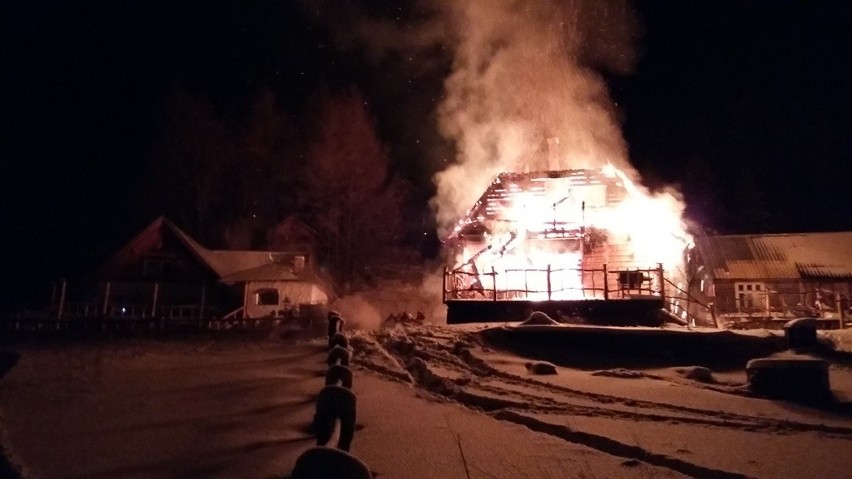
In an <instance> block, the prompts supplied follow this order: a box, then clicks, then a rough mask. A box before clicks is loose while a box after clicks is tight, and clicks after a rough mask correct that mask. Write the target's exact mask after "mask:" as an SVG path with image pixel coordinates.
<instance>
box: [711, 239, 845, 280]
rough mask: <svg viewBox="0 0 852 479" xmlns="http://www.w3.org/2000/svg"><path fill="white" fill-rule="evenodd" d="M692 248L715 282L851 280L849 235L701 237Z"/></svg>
mask: <svg viewBox="0 0 852 479" xmlns="http://www.w3.org/2000/svg"><path fill="white" fill-rule="evenodd" d="M695 244H696V247H697V248H698V251H699V253H700V254H701V257H702V259H703V261H704V264H705V265H706V267H707V268H708V269H709V270H710V271H711V272H712V274H713V275H714V276H715V277H716V278H723V279H799V278H826V279H828V278H852V231H846V232H836V233H796V234H774V235H731V236H703V237H697V238H696V240H695Z"/></svg>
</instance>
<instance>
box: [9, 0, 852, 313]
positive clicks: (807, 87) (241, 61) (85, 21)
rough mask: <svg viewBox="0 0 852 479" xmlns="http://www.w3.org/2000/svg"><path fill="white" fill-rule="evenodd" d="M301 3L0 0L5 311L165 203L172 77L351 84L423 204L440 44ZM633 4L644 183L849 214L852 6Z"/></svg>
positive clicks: (620, 82) (309, 86) (188, 81)
mask: <svg viewBox="0 0 852 479" xmlns="http://www.w3.org/2000/svg"><path fill="white" fill-rule="evenodd" d="M386 3H387V4H390V3H393V4H394V6H388V5H386ZM361 4H362V9H360V14H361V15H371V16H374V17H376V18H380V19H384V20H389V21H396V22H403V23H404V22H406V21H408V20H409V19H411V18H415V17H416V15H417V11H416V9H414V8H413V6H412V5H413V4H412V2H377V1H362V2H361ZM305 5H306V4H305V3H300V2H296V1H280V2H231V1H208V2H191V1H180V2H174V1H172V2H148V1H145V2H142V1H139V2H114V1H89V2H76V1H37V0H5V1H3V2H0V45H2V47H0V175H1V176H2V187H0V199H2V206H0V225H1V226H2V238H3V239H2V246H3V250H2V251H3V256H4V260H3V265H4V268H3V270H4V271H3V275H2V283H0V284H2V287H3V291H4V297H3V298H2V302H1V303H0V309H2V308H6V309H8V308H10V307H12V306H15V305H17V304H18V303H20V299H21V298H23V299H25V300H27V301H37V300H39V299H42V298H46V297H47V296H48V295H49V291H50V290H49V284H50V283H51V282H52V281H54V280H55V279H56V278H59V277H61V276H63V275H67V276H70V277H74V276H75V275H79V274H82V273H83V272H85V271H87V270H91V269H92V268H93V267H94V266H96V265H98V264H99V262H100V261H102V260H103V259H104V257H105V256H106V255H108V254H109V253H111V252H113V251H115V249H117V248H118V247H120V246H121V245H122V244H123V243H124V242H125V241H127V240H128V239H129V238H130V237H131V236H132V235H133V234H135V233H136V232H138V231H139V230H140V229H141V228H142V227H143V226H145V225H146V224H147V223H149V222H150V221H152V220H153V219H154V218H155V217H156V216H157V215H158V214H159V212H157V211H152V209H151V207H150V205H148V204H146V202H145V201H144V200H143V198H144V197H145V195H143V194H142V192H144V191H146V190H150V188H151V187H152V186H151V183H150V182H151V177H152V176H151V174H150V171H149V169H148V168H147V165H148V164H149V162H150V159H151V156H152V155H154V154H156V151H155V148H156V147H155V145H156V143H157V138H158V137H159V136H160V135H162V130H163V123H164V117H165V111H167V109H168V106H169V104H168V102H169V99H170V98H171V94H172V92H173V91H174V89H175V88H176V87H177V86H180V87H182V88H184V89H186V90H189V91H192V92H194V93H197V94H199V95H202V96H204V97H206V98H209V99H210V100H211V101H212V102H213V104H214V105H215V107H216V109H217V111H218V112H219V113H220V114H221V115H223V116H224V117H226V118H230V119H232V120H233V121H239V119H240V118H241V117H244V116H245V115H246V114H247V111H248V108H249V106H250V104H251V99H252V98H253V96H254V95H255V94H256V93H257V91H258V90H259V89H260V88H263V87H267V88H270V89H271V90H272V91H273V92H274V93H275V94H276V95H277V97H278V100H279V102H280V103H281V104H282V105H283V106H284V107H286V108H287V109H288V110H290V111H292V112H293V113H294V114H298V113H299V111H300V110H301V109H303V108H304V107H305V101H306V98H307V97H309V96H310V95H311V94H312V93H313V92H314V91H315V90H316V88H317V87H318V86H319V85H322V84H324V85H332V86H347V85H354V86H357V87H359V88H360V89H362V90H363V91H364V92H365V94H366V96H367V98H368V99H369V101H370V103H371V109H372V111H373V113H374V114H375V115H376V118H377V122H378V128H379V132H380V134H381V136H382V137H383V139H384V140H385V141H386V142H387V143H388V145H389V146H390V147H391V151H392V156H393V159H394V161H395V166H396V168H397V169H398V171H399V172H400V174H402V175H404V176H407V177H408V178H409V179H410V180H411V181H412V182H413V183H414V184H415V185H416V186H417V188H418V194H419V195H420V196H421V197H422V198H424V204H425V199H426V198H428V197H429V195H430V193H431V190H430V188H431V180H430V178H431V174H432V173H434V172H435V171H436V169H438V168H440V167H441V165H443V164H446V161H447V160H448V158H451V155H452V153H451V152H452V147H451V145H447V144H445V143H442V141H441V140H440V137H439V135H438V134H437V131H436V127H435V125H434V119H433V116H432V114H433V109H434V107H435V102H436V98H439V97H440V95H441V93H442V80H443V78H444V77H445V76H446V74H447V73H448V69H449V64H450V59H449V57H448V56H446V54H442V53H441V52H437V53H435V54H434V55H432V56H431V57H430V58H429V64H428V65H412V64H411V60H408V63H407V62H406V61H405V60H406V59H403V58H393V57H391V58H386V59H384V60H382V61H379V62H376V61H374V60H373V59H371V58H370V55H368V54H367V52H366V51H365V50H364V49H363V48H360V47H359V46H358V45H357V44H353V43H351V42H348V41H342V40H341V38H342V36H341V33H342V32H341V31H340V29H345V28H346V23H345V21H343V22H341V14H345V13H346V12H334V15H330V14H329V13H328V12H325V11H321V10H317V9H314V8H311V7H307V6H305ZM396 5H402V7H401V8H396ZM633 5H634V8H635V10H636V16H637V17H638V22H639V24H640V25H641V31H642V34H641V36H640V37H639V39H638V40H637V42H636V49H637V52H638V54H639V56H638V63H637V64H636V66H635V68H634V71H633V72H632V73H631V74H629V75H625V76H615V75H612V76H609V77H607V80H608V84H609V87H610V93H611V96H612V98H613V100H614V101H615V102H616V104H617V105H618V108H619V110H620V113H619V114H620V117H621V119H622V122H623V127H624V136H625V138H626V141H627V143H628V145H629V149H630V158H631V161H632V162H633V164H634V165H635V166H636V167H637V168H638V170H639V171H640V172H641V173H642V174H643V176H644V177H645V178H646V180H647V181H648V183H649V184H652V185H662V184H667V183H673V184H680V185H681V186H682V189H683V191H684V194H685V195H686V198H687V200H688V213H689V214H690V216H691V217H692V218H693V219H696V220H698V221H699V222H701V223H702V224H703V225H705V226H707V227H709V228H712V229H713V230H715V231H719V232H722V233H752V232H755V233H756V232H800V231H838V230H850V229H852V212H850V210H849V205H850V204H852V166H850V165H852V95H850V91H852V66H850V65H852V64H850V54H849V52H850V51H852V2H849V1H844V0H837V1H804V0H803V1H797V2H793V1H780V0H766V1H745V0H744V1H716V0H706V1H676V0H671V1H640V0H636V1H635V2H634V3H633ZM326 16H333V17H334V18H335V21H334V22H330V21H328V18H326ZM343 18H344V20H345V16H343ZM335 29H337V31H334V30H335ZM442 55H444V56H442ZM419 60H421V58H419V57H418V58H415V59H414V63H416V62H417V61H419ZM424 61H425V60H424Z"/></svg>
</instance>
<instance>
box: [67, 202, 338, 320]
mask: <svg viewBox="0 0 852 479" xmlns="http://www.w3.org/2000/svg"><path fill="white" fill-rule="evenodd" d="M290 223H291V224H295V223H294V222H293V221H291V222H290ZM277 246H278V247H279V248H283V247H285V246H286V244H284V243H283V242H282V241H279V243H278V244H277ZM329 284H330V282H328V281H326V280H325V279H324V278H323V277H322V276H321V274H320V272H319V270H318V268H317V265H316V263H315V262H314V255H313V249H312V247H311V246H310V245H309V244H307V243H298V244H294V249H292V250H290V251H229V250H210V249H207V248H205V247H203V246H201V245H200V244H199V243H198V242H196V241H195V240H194V239H192V238H191V237H190V236H189V235H188V234H186V233H185V232H183V231H182V230H181V229H180V228H178V227H177V226H176V225H175V224H174V223H172V222H171V221H169V220H168V219H166V218H164V217H160V218H158V219H157V220H155V221H154V222H153V223H151V225H149V226H148V227H147V228H145V229H144V230H143V231H142V232H141V233H140V234H139V235H137V236H136V237H135V238H133V239H132V240H131V241H130V242H129V243H127V245H125V246H124V247H123V248H122V249H121V250H119V251H118V252H117V253H116V254H115V255H114V256H113V257H112V258H111V259H110V260H109V261H108V262H107V264H106V266H105V267H104V268H103V269H102V271H101V272H100V274H99V285H98V287H97V288H96V294H95V296H94V298H92V297H90V298H88V301H86V302H83V303H72V302H67V303H66V304H62V305H61V306H60V308H59V310H60V316H62V315H63V313H64V314H65V315H66V316H105V317H126V318H154V317H156V318H164V317H165V318H176V319H177V318H179V319H202V318H213V317H222V316H226V315H228V314H229V313H234V314H233V316H235V317H250V318H258V317H264V316H271V315H280V314H282V312H283V311H298V308H299V307H302V306H306V305H321V304H325V303H327V302H328V300H329V296H330V295H331V290H330V287H329V286H328V285H329ZM273 292H274V293H273Z"/></svg>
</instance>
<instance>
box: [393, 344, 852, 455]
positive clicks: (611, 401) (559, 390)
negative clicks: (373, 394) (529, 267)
mask: <svg viewBox="0 0 852 479" xmlns="http://www.w3.org/2000/svg"><path fill="white" fill-rule="evenodd" d="M409 332H412V333H417V332H418V331H416V330H415V331H411V330H409V331H406V330H391V331H382V332H379V333H378V334H377V335H376V337H377V340H378V342H379V344H381V345H382V346H383V347H384V348H385V350H386V351H388V353H389V354H391V355H393V356H395V357H397V359H398V360H400V362H401V363H403V364H405V363H407V362H408V361H410V359H411V358H412V357H418V358H421V359H422V360H424V361H425V362H427V363H436V364H437V365H439V366H440V367H442V368H445V369H449V370H453V371H456V372H458V373H459V374H461V375H465V376H468V377H472V380H471V381H470V382H469V383H467V384H464V385H463V387H464V388H468V389H473V388H477V389H481V390H483V391H486V392H489V393H491V394H494V395H497V396H499V397H500V398H502V400H503V401H504V402H506V403H511V404H521V405H522V406H521V407H520V409H523V410H534V411H536V412H545V413H546V412H553V413H558V412H562V411H567V412H570V413H572V414H581V415H585V416H589V417H614V418H621V419H628V420H635V421H647V420H651V421H667V422H670V423H694V424H701V425H706V426H711V427H720V428H725V429H735V430H742V431H747V432H766V433H770V434H792V433H801V432H816V433H821V434H824V435H828V436H831V437H835V438H840V439H848V440H852V428H849V427H842V426H831V425H826V424H820V423H810V422H796V421H789V420H781V419H772V418H765V417H755V416H750V415H743V414H736V413H731V412H720V411H708V410H704V409H700V408H694V407H689V406H681V405H676V404H670V403H665V402H656V401H645V400H637V399H630V398H624V397H619V396H612V395H604V394H597V393H591V392H587V391H581V390H577V389H573V388H569V387H565V386H560V385H555V384H552V383H547V382H544V381H539V380H536V379H534V378H529V377H522V376H517V375H514V374H511V373H507V372H504V371H501V370H499V369H496V368H494V367H492V366H490V365H488V364H487V363H486V362H485V361H483V360H481V359H479V358H476V357H475V356H474V355H473V354H471V353H470V351H469V349H459V348H457V347H456V344H458V343H459V342H460V341H458V340H456V341H455V342H454V343H453V345H452V346H451V345H449V344H445V343H441V342H439V341H436V340H435V336H434V335H432V336H429V334H430V333H429V332H424V333H423V335H418V334H408V333H409ZM469 336H470V335H469V334H468V338H467V341H466V342H467V343H474V342H475V338H474V339H473V340H471V338H470V337H469ZM441 339H445V340H446V341H453V339H457V338H453V337H452V336H450V337H443V338H441ZM462 341H464V340H462ZM454 351H459V352H457V353H456V354H454ZM476 378H479V379H483V378H484V379H487V380H489V381H488V382H491V383H493V382H498V383H499V382H503V383H505V384H507V385H514V386H516V387H519V388H523V389H526V390H527V392H521V391H516V390H513V389H510V388H505V387H500V386H499V385H493V384H492V385H487V384H482V382H481V381H479V380H477V379H476ZM496 379H499V381H495V380H496ZM531 388H532V389H534V390H536V391H540V392H541V393H542V395H536V394H532V393H531V392H529V390H530V389H531ZM438 392H439V393H440V391H438ZM470 393H471V391H468V394H470ZM548 395H550V396H548ZM553 395H558V396H559V398H558V399H557V398H554V397H552V396H553ZM510 398H511V399H510ZM571 399H581V400H584V401H589V402H592V403H594V405H585V406H584V405H582V404H576V403H572V402H571V401H570V400H571ZM484 400H486V401H488V402H489V403H493V402H494V401H493V400H490V399H489V398H487V397H486V398H485V399H484ZM608 406H613V407H608ZM617 406H621V407H625V408H630V409H631V410H630V411H627V410H624V409H617ZM510 407H512V406H510ZM513 407H517V406H513ZM484 409H486V408H484ZM487 409H489V410H493V409H491V408H487ZM642 409H644V410H647V411H648V412H645V411H641V410H642ZM667 412H668V413H670V414H666V413H667Z"/></svg>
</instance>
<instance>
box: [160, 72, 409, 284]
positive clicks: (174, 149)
mask: <svg viewBox="0 0 852 479" xmlns="http://www.w3.org/2000/svg"><path fill="white" fill-rule="evenodd" d="M308 105H309V106H308V107H307V108H306V110H307V111H306V112H305V113H302V115H301V118H295V117H294V116H293V115H291V114H290V113H289V112H287V111H285V110H284V109H283V108H281V107H280V106H279V105H278V104H277V102H276V98H275V96H274V95H273V94H272V93H271V92H270V91H268V90H264V91H261V92H260V93H259V94H258V95H257V96H256V98H255V100H254V103H253V105H252V108H251V111H250V112H249V114H248V115H247V118H246V119H245V120H243V121H238V122H229V121H228V120H227V119H226V118H224V117H223V116H222V115H220V114H219V113H218V112H217V111H216V110H215V108H214V107H213V105H212V104H211V103H210V102H209V101H207V100H206V99H204V98H203V97H200V96H198V95H194V94H192V93H189V92H187V91H185V90H182V89H178V90H177V91H176V92H175V93H174V95H173V101H172V102H171V108H170V110H169V113H168V121H167V126H166V129H165V131H164V134H163V138H162V141H161V143H160V146H159V148H157V149H156V153H155V162H154V164H155V165H156V167H155V171H154V177H155V182H154V184H155V186H154V187H153V188H152V197H153V200H154V203H155V204H156V205H157V206H158V207H159V208H160V209H161V211H163V212H164V213H165V214H167V215H168V216H170V217H171V218H173V219H174V220H175V221H176V222H178V224H180V225H182V226H183V227H185V228H186V229H187V230H188V231H190V232H191V233H192V234H194V235H195V236H196V237H197V238H199V239H200V240H201V241H202V243H204V244H205V245H208V246H211V247H219V248H229V249H248V248H263V247H264V246H265V244H264V242H265V238H266V232H267V230H268V229H269V228H270V227H272V226H274V225H275V224H277V223H278V222H279V221H281V220H283V219H284V218H287V217H289V216H292V215H295V216H296V217H298V218H299V219H301V220H302V221H304V222H305V223H306V224H308V225H309V226H311V227H313V228H314V229H315V230H316V231H317V232H318V233H319V241H320V251H319V254H320V258H321V261H322V262H323V264H324V265H325V266H326V267H327V268H328V270H329V272H331V273H332V274H333V276H334V277H335V278H336V280H337V281H338V282H339V283H340V285H341V286H344V287H346V288H348V287H349V286H351V285H352V284H354V283H356V282H357V281H358V280H359V279H361V278H362V277H363V275H364V273H365V271H367V270H368V269H369V268H368V267H369V265H370V264H374V263H376V262H381V261H383V260H384V259H386V258H387V257H388V255H389V254H391V253H392V252H393V251H394V250H395V248H396V247H397V246H399V245H400V240H401V239H402V238H403V236H404V234H405V226H406V225H405V224H404V223H403V217H404V213H403V211H404V210H405V208H406V202H407V200H408V198H409V197H410V195H409V193H410V188H409V186H408V184H407V183H406V182H405V181H403V180H401V179H399V178H397V177H395V175H394V174H393V172H392V169H391V167H390V152H389V149H388V147H387V146H386V145H385V144H384V143H383V142H382V140H381V139H380V138H379V137H378V135H377V133H376V125H375V121H374V119H373V117H372V116H371V114H370V111H369V108H368V104H367V102H366V101H365V99H364V97H363V95H362V94H361V93H360V92H358V91H357V90H347V91H342V92H333V91H330V90H326V89H323V90H321V91H320V92H319V93H318V94H316V95H315V97H314V98H313V99H312V100H311V101H309V102H308Z"/></svg>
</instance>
